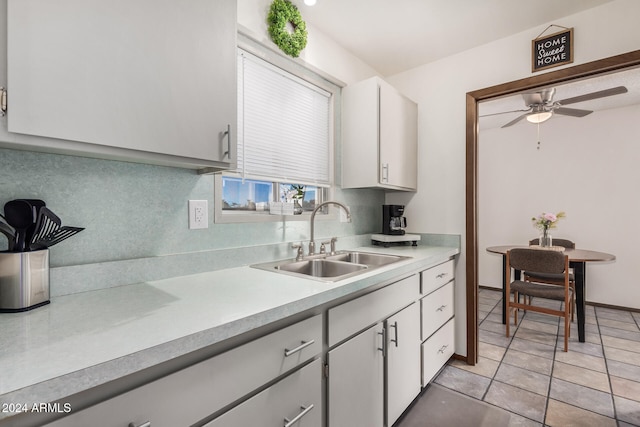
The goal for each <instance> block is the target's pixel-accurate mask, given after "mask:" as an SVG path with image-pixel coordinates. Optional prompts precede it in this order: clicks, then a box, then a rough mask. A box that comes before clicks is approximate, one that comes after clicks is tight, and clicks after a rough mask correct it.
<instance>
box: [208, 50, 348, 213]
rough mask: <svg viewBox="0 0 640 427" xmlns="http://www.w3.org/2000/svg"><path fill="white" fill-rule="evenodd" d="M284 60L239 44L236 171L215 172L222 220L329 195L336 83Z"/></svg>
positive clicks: (308, 206)
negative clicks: (273, 59)
mask: <svg viewBox="0 0 640 427" xmlns="http://www.w3.org/2000/svg"><path fill="white" fill-rule="evenodd" d="M276 62H278V61H276ZM281 65H282V61H279V63H278V66H276V65H274V64H272V63H270V62H267V61H265V60H264V59H261V58H258V57H257V56H255V55H253V54H251V53H249V52H247V51H245V50H242V49H238V136H237V137H238V144H237V147H238V153H237V169H236V171H235V172H224V173H222V174H221V175H219V176H217V177H216V201H217V203H216V206H221V208H220V209H218V208H216V221H217V222H227V221H226V220H224V218H225V217H226V218H231V217H232V216H233V215H236V216H238V215H241V216H244V218H243V219H239V221H247V220H250V219H247V216H250V217H257V216H269V210H270V203H273V202H290V203H293V202H294V200H297V201H298V203H299V204H300V205H301V206H302V209H303V211H306V212H310V211H313V209H314V208H315V206H316V205H317V204H319V203H321V202H323V201H325V200H328V198H329V191H330V188H331V185H332V183H333V182H332V181H333V178H332V177H333V168H332V160H333V138H332V132H333V118H332V115H333V114H334V112H333V107H332V103H333V102H334V98H333V93H332V92H333V91H335V90H338V89H337V87H336V88H333V86H332V84H330V83H329V84H328V82H324V83H325V86H329V87H328V89H329V90H326V89H325V88H323V87H320V86H319V85H317V84H315V83H311V82H310V81H309V80H307V79H303V78H301V77H299V76H298V75H294V74H292V73H291V72H288V71H286V70H285V69H284V68H287V67H286V66H285V67H284V68H283V67H281ZM298 67H299V66H298ZM297 71H298V72H297V73H296V74H303V75H304V74H309V72H306V73H305V72H304V71H302V72H300V70H299V69H298V70H297ZM307 77H308V76H307ZM317 79H320V77H319V76H315V80H317ZM311 80H314V79H311ZM256 220H265V218H262V219H256Z"/></svg>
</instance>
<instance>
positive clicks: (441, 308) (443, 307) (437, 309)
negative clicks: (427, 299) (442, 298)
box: [436, 305, 447, 311]
mask: <svg viewBox="0 0 640 427" xmlns="http://www.w3.org/2000/svg"><path fill="white" fill-rule="evenodd" d="M445 308H447V306H446V305H441V306H440V307H438V308H436V311H443V310H444V309H445Z"/></svg>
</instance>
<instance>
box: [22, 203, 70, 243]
mask: <svg viewBox="0 0 640 427" xmlns="http://www.w3.org/2000/svg"><path fill="white" fill-rule="evenodd" d="M61 226H62V221H61V220H60V218H58V215H56V214H54V213H53V212H51V209H49V208H48V207H46V206H43V207H41V208H40V211H39V213H38V219H37V220H36V226H35V230H34V233H33V236H32V237H31V240H30V241H29V248H30V249H35V247H34V245H35V244H36V242H40V241H42V240H43V239H45V238H46V237H47V236H49V235H50V234H52V233H53V232H55V231H56V230H59V229H60V227H61Z"/></svg>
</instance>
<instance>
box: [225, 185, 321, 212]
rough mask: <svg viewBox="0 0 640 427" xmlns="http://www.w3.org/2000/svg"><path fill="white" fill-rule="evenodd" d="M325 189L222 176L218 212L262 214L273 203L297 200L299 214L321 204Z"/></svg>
mask: <svg viewBox="0 0 640 427" xmlns="http://www.w3.org/2000/svg"><path fill="white" fill-rule="evenodd" d="M325 193H326V191H325V189H323V188H319V187H315V186H311V185H302V184H282V183H278V182H270V181H257V180H252V179H245V180H243V179H242V178H237V177H234V176H223V177H222V204H223V207H222V210H223V211H228V212H232V211H235V212H236V213H238V212H243V211H245V212H249V211H254V212H265V211H269V203H271V202H273V201H282V202H291V203H292V202H293V200H298V203H299V204H300V205H301V206H302V209H303V211H307V212H309V211H313V209H314V208H315V207H316V203H321V202H323V201H324V200H325V199H326V197H325Z"/></svg>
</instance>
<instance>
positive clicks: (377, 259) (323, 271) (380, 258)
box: [251, 251, 411, 282]
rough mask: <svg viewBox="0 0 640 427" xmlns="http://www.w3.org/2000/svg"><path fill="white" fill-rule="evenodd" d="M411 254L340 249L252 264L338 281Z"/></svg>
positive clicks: (310, 277) (326, 280)
mask: <svg viewBox="0 0 640 427" xmlns="http://www.w3.org/2000/svg"><path fill="white" fill-rule="evenodd" d="M410 258H411V257H407V256H398V255H386V254H377V253H370V252H359V251H340V252H337V253H336V254H334V255H330V254H321V255H313V256H310V257H308V258H305V259H303V260H300V261H295V260H284V261H274V262H268V263H263V264H256V265H252V266H251V267H253V268H259V269H261V270H267V271H273V272H276V273H281V274H287V275H291V276H298V277H304V278H307V279H314V280H320V281H323V282H336V281H338V280H342V279H346V278H348V277H352V276H356V275H358V274H362V273H366V272H368V271H371V270H372V269H376V268H379V267H383V266H386V265H389V264H393V263H395V262H399V261H403V260H406V259H410Z"/></svg>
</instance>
